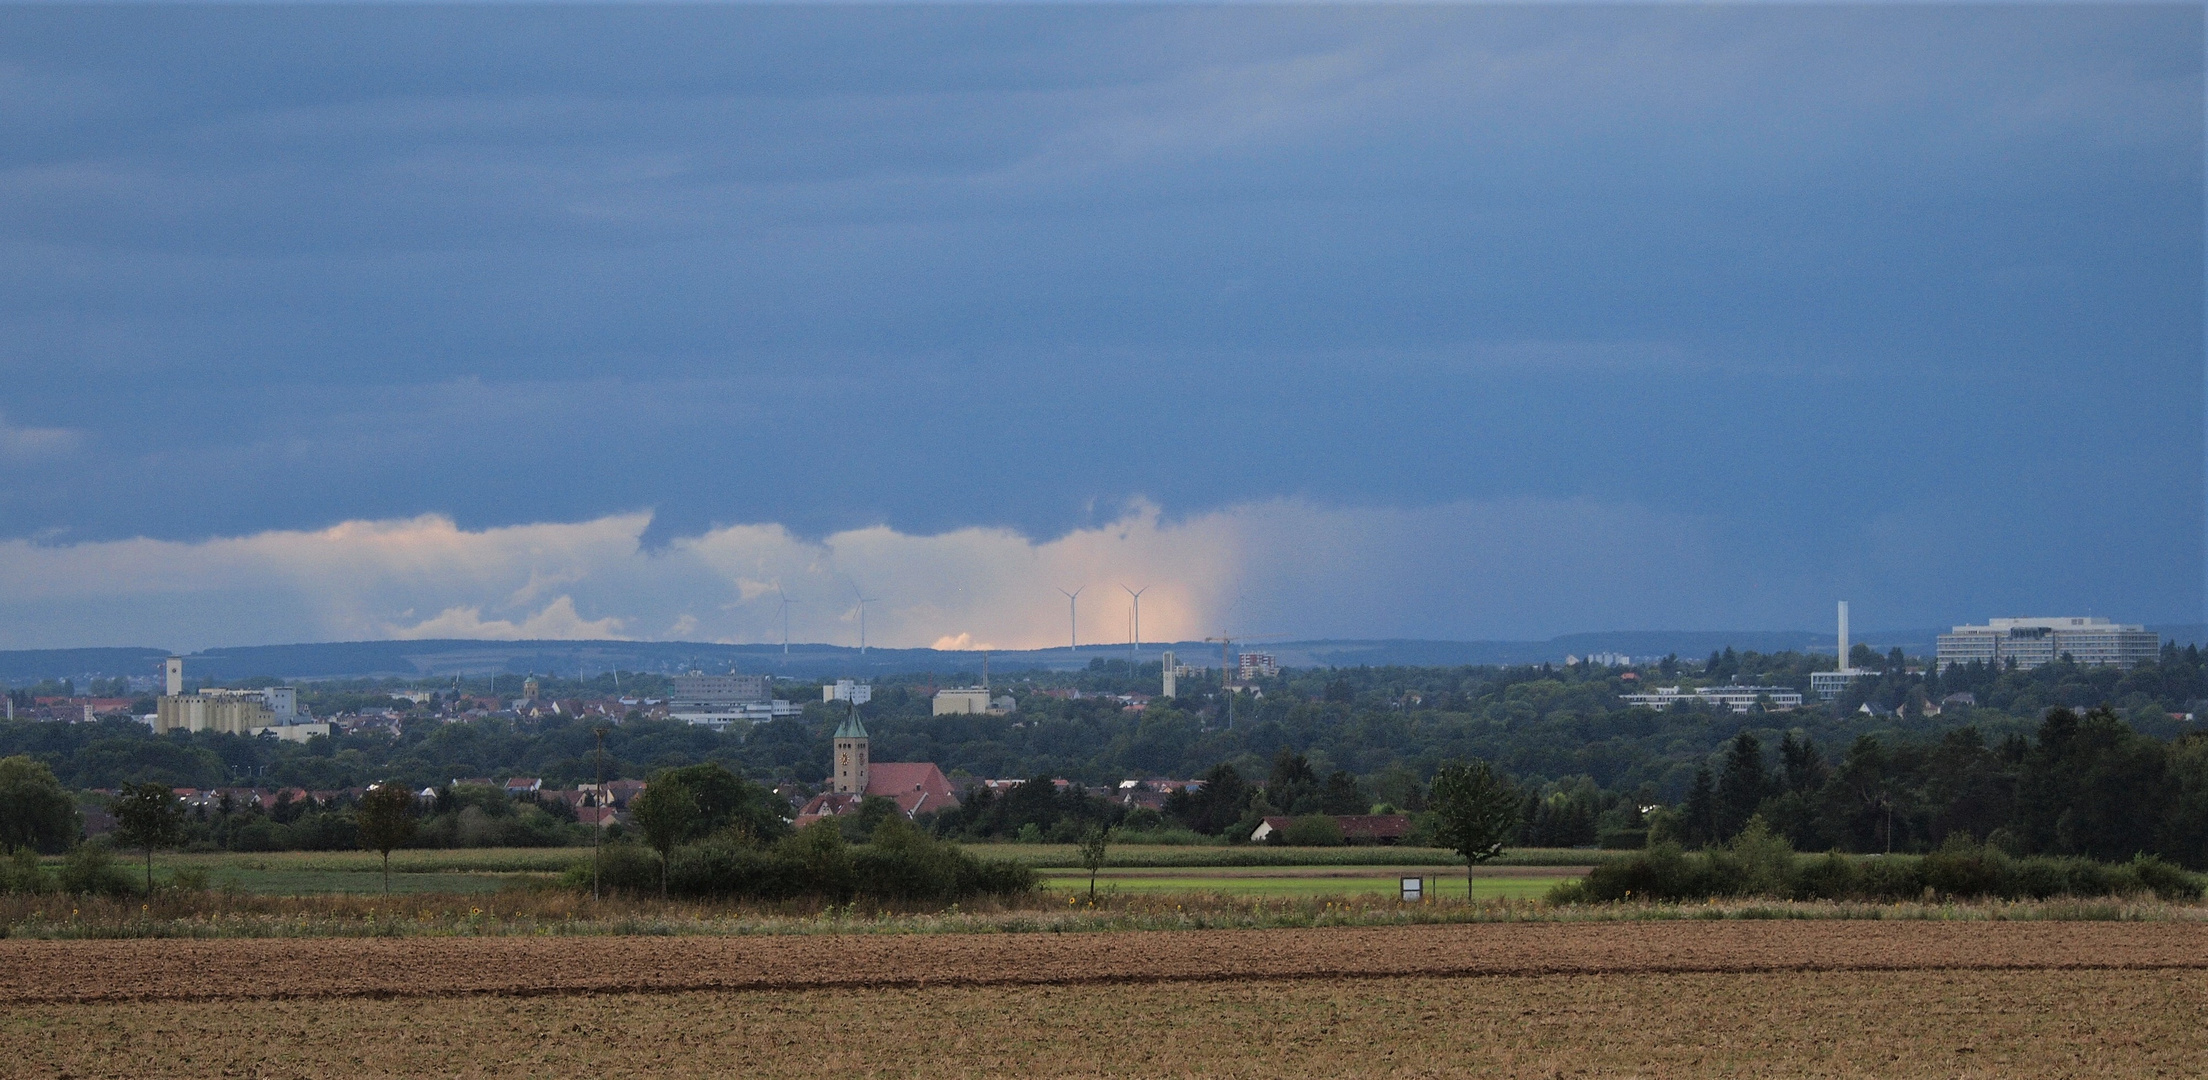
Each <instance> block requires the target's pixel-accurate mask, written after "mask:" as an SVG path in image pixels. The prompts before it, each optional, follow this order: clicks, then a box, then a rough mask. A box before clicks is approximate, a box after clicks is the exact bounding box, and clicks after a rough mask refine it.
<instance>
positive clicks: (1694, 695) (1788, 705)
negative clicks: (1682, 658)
mask: <svg viewBox="0 0 2208 1080" xmlns="http://www.w3.org/2000/svg"><path fill="white" fill-rule="evenodd" d="M1618 697H1619V699H1621V700H1623V701H1625V702H1626V703H1627V704H1630V705H1646V706H1648V707H1649V708H1651V709H1654V710H1656V711H1657V712H1663V711H1664V710H1665V709H1669V708H1671V707H1672V706H1673V705H1677V704H1679V703H1681V702H1690V703H1696V704H1705V705H1715V706H1720V707H1723V708H1726V709H1729V710H1731V711H1733V712H1736V713H1744V712H1747V711H1748V710H1749V709H1752V708H1754V707H1756V706H1757V705H1759V704H1760V705H1762V706H1763V707H1764V709H1765V710H1766V711H1769V712H1786V711H1787V710H1790V709H1798V708H1801V707H1802V692H1801V691H1799V690H1792V689H1789V688H1787V687H1784V686H1704V687H1701V688H1699V689H1695V690H1682V689H1680V688H1679V687H1676V686H1662V687H1658V688H1657V689H1656V692H1655V693H1652V694H1620V695H1618Z"/></svg>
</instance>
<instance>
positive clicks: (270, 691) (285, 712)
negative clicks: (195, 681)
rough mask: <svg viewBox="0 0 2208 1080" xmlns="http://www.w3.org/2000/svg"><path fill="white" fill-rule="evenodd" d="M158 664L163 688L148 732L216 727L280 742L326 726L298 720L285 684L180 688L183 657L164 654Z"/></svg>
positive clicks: (294, 697)
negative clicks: (165, 657) (187, 690)
mask: <svg viewBox="0 0 2208 1080" xmlns="http://www.w3.org/2000/svg"><path fill="white" fill-rule="evenodd" d="M162 666H163V675H164V678H163V680H162V681H163V689H164V690H166V691H167V693H164V694H162V695H161V699H160V700H159V701H157V702H155V703H154V713H153V716H152V717H151V718H150V722H151V724H152V726H153V733H154V734H156V735H162V734H166V733H168V732H171V731H219V732H225V733H227V734H231V735H273V736H275V737H276V738H279V739H282V740H284V741H286V742H305V741H307V740H308V739H311V738H313V737H315V736H317V735H328V734H329V733H330V725H328V724H317V723H300V722H299V694H298V691H297V690H295V689H294V688H292V687H289V686H271V687H268V688H266V689H263V690H217V689H206V690H201V691H199V692H197V693H192V694H187V693H185V692H184V658H183V657H180V656H172V657H169V658H168V660H167V661H166V662H165V663H164V664H163V665H162Z"/></svg>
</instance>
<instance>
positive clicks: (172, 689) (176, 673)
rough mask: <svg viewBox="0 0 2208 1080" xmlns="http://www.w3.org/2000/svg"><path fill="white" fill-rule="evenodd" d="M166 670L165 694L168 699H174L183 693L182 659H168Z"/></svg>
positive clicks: (174, 657) (178, 657) (175, 657)
mask: <svg viewBox="0 0 2208 1080" xmlns="http://www.w3.org/2000/svg"><path fill="white" fill-rule="evenodd" d="M167 668H168V676H169V678H168V690H167V691H166V692H167V693H168V695H169V696H170V697H175V696H176V695H178V694H181V693H183V692H184V658H183V657H181V656H172V657H169V661H168V664H167Z"/></svg>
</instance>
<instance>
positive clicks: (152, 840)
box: [110, 783, 184, 896]
mask: <svg viewBox="0 0 2208 1080" xmlns="http://www.w3.org/2000/svg"><path fill="white" fill-rule="evenodd" d="M110 809H111V811H112V812H113V813H114V815H115V838H116V839H117V840H120V841H122V843H123V846H125V847H134V848H138V849H140V850H142V851H144V852H145V853H146V895H147V896H152V895H153V851H154V849H155V848H166V847H175V846H176V845H178V844H180V843H183V841H184V807H183V804H181V803H179V802H177V801H176V795H175V794H174V793H172V792H170V791H169V789H168V788H165V787H162V786H161V785H159V784H155V783H144V784H125V785H123V790H122V793H121V794H119V795H117V796H116V797H115V801H114V802H113V803H112V804H110Z"/></svg>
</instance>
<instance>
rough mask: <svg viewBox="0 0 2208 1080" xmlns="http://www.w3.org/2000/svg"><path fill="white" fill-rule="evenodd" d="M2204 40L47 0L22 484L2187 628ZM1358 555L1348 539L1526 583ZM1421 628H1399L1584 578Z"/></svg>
mask: <svg viewBox="0 0 2208 1080" xmlns="http://www.w3.org/2000/svg"><path fill="white" fill-rule="evenodd" d="M2200 25H2201V16H2200V12H2199V10H2198V9H2197V8H2177V7H2167V8H2165V7H2128V6H2127V7H2077V8H2060V7H2056V8H2043V7H2020V8H1959V7H1958V8H1951V7H1899V6H1896V7H1859V8H1808V7H1801V8H1793V7H1789V8H1716V9H1684V8H1594V7H1589V8H1577V7H1574V8H1561V9H1558V8H1539V7H1509V8H1503V7H1492V8H1448V7H1410V8H1402V7H1395V8H1348V9H1340V8H1318V7H1311V8H1287V9H1281V8H1270V9H1213V8H1174V7H1098V8H1087V7H1074V8H1047V9H1046V8H1023V7H1010V6H1002V7H1000V6H973V7H918V6H915V7H892V8H855V7H823V8H778V7H776V8H769V7H759V8H713V7H681V8H673V7H670V8H611V9H605V8H512V9H508V8H495V7H484V8H418V9H416V8H374V9H368V8H363V9H351V8H337V7H315V8H242V7H241V8H161V7H141V8H60V7H56V8H11V9H7V10H5V11H0V31H4V32H0V377H4V378H5V380H6V382H7V385H8V387H9V389H8V391H7V393H8V395H9V396H8V397H7V399H6V400H4V401H0V408H4V410H5V416H6V422H7V423H8V424H10V425H12V426H11V427H8V428H4V429H0V435H6V436H7V438H8V439H11V440H15V441H14V442H9V443H7V445H9V446H15V445H17V443H20V442H21V439H18V438H17V437H16V436H15V435H12V434H7V433H10V432H65V433H68V435H67V437H66V438H62V437H56V438H45V437H44V436H38V437H37V438H41V439H45V441H44V442H42V443H41V444H40V448H39V452H37V453H35V454H33V453H24V452H16V453H13V454H12V456H11V457H10V458H9V464H10V469H9V472H8V475H7V476H6V477H5V478H0V515H4V517H5V520H7V521H8V522H9V523H10V528H9V530H8V535H14V536H40V537H45V538H47V539H48V540H49V541H73V540H95V541H113V540H122V539H126V538H130V537H134V536H140V535H147V536H152V537H155V538H157V539H164V540H184V541H194V540H201V539H205V538H209V537H223V536H251V535H258V534H260V533H262V532H264V531H266V530H271V529H276V530H300V531H305V532H310V533H311V532H314V531H317V530H320V529H322V528H325V527H328V526H330V525H332V524H333V523H336V522H342V521H347V520H358V519H365V520H378V521H382V520H412V519H414V518H416V517H417V516H419V515H423V514H433V515H446V516H449V517H450V518H452V519H453V520H455V521H456V522H458V523H459V525H460V526H461V527H462V528H464V529H466V530H474V531H481V530H484V529H491V528H497V527H506V526H522V525H529V524H530V523H541V522H548V521H550V522H588V521H598V520H605V519H608V518H609V517H610V516H614V515H620V514H625V513H630V512H633V511H635V510H636V509H637V508H639V507H648V508H650V509H651V511H652V516H651V518H650V524H649V525H648V526H646V531H645V533H644V535H643V550H644V551H645V552H647V553H653V557H661V553H664V552H667V551H671V550H674V549H675V547H676V546H677V545H678V542H679V541H681V540H683V538H686V537H697V536H701V535H707V534H708V533H709V531H710V530H711V529H712V528H713V527H715V526H716V525H721V524H726V523H730V522H758V521H773V522H781V523H784V524H785V525H786V526H787V527H788V529H789V530H790V532H791V534H792V535H793V536H795V537H798V538H801V542H804V543H814V544H817V543H820V542H822V541H823V539H824V538H826V537H830V536H834V535H839V534H842V533H845V532H848V531H851V530H856V529H863V528H868V527H871V526H874V525H876V524H878V523H883V522H887V523H889V524H890V525H891V526H892V527H893V528H894V529H895V530H896V531H897V532H898V533H899V534H901V535H913V536H929V535H936V534H941V533H946V532H955V531H957V530H959V529H962V528H968V527H984V528H992V529H1003V530H1009V532H1010V533H1012V534H1017V535H1021V536H1036V537H1050V536H1062V535H1067V534H1068V533H1069V532H1074V531H1079V530H1083V529H1093V528H1102V527H1105V526H1107V525H1109V524H1110V523H1111V522H1112V521H1113V520H1114V519H1115V517H1116V514H1117V509H1116V508H1118V507H1121V506H1124V505H1126V504H1127V503H1128V501H1129V500H1131V499H1150V500H1155V501H1156V502H1157V503H1158V504H1159V505H1161V506H1162V507H1164V508H1165V510H1166V512H1167V515H1168V517H1169V518H1170V519H1172V520H1182V519H1190V520H1193V519H1197V518H1201V517H1202V516H1204V515H1205V514H1207V513H1211V512H1214V511H1223V510H1224V509H1225V508H1228V507H1247V506H1263V505H1272V504H1274V503H1275V502H1276V501H1280V500H1287V501H1290V502H1293V501H1296V500H1303V503H1302V504H1304V505H1309V506H1317V507H1364V508H1371V509H1372V510H1373V512H1375V513H1404V514H1411V515H1414V516H1415V515H1417V514H1421V513H1429V512H1431V513H1440V512H1441V511H1440V510H1438V509H1432V510H1421V509H1419V508H1421V507H1424V508H1446V507H1451V506H1463V505H1479V506H1575V505H1591V506H1602V507H1635V506H1641V507H1660V508H1662V509H1663V512H1664V513H1665V514H1669V515H1677V516H1679V518H1680V519H1681V520H1692V521H1696V522H1700V523H1703V524H1702V525H1700V526H1698V528H1699V529H1701V530H1703V531H1702V532H1694V533H1682V532H1680V531H1678V530H1672V529H1664V528H1654V527H1650V528H1648V529H1645V530H1643V532H1644V533H1645V535H1642V536H1640V537H1639V543H1640V544H1641V547H1642V553H1643V555H1645V557H1647V558H1650V559H1654V560H1657V561H1658V562H1659V563H1662V562H1667V561H1668V562H1676V563H1680V564H1682V565H1691V564H1694V563H1695V561H1696V560H1697V559H1699V558H1701V557H1702V556H1701V555H1699V554H1698V552H1702V551H1706V550H1710V547H1709V545H1710V544H1716V545H1717V547H1718V548H1719V549H1722V550H1724V551H1726V552H1727V556H1726V557H1727V559H1728V561H1729V563H1730V565H1732V566H1734V567H1736V568H1739V570H1740V572H1741V577H1740V580H1738V581H1736V582H1735V583H1733V585H1731V586H1730V587H1728V588H1726V589H1724V590H1723V591H1722V595H1721V596H1720V597H1719V598H1718V599H1716V600H1713V601H1711V602H1712V603H1716V604H1717V606H1716V607H1715V608H1713V609H1710V610H1708V611H1705V612H1702V613H1701V614H1697V615H1695V617H1696V618H1706V619H1708V620H1711V622H1712V624H1713V625H1756V624H1758V623H1759V622H1764V621H1768V620H1778V621H1777V623H1776V624H1775V625H1797V624H1798V622H1799V620H1797V619H1795V618H1792V617H1788V616H1785V615H1784V612H1787V611H1791V610H1794V609H1795V608H1796V607H1812V606H1817V607H1821V605H1822V603H1823V602H1824V601H1825V599H1827V598H1829V597H1830V596H1831V595H1833V594H1834V593H1837V592H1841V591H1847V592H1849V593H1850V594H1851V595H1853V596H1855V597H1857V598H1858V600H1859V603H1865V604H1872V603H1875V602H1876V601H1875V600H1874V598H1882V600H1883V603H1884V605H1885V607H1886V608H1887V609H1888V610H1892V611H1895V612H1896V613H1897V614H1896V616H1895V619H1896V621H1897V622H1912V623H1925V624H1929V623H1936V622H1938V621H1941V620H1942V619H1945V618H1949V617H1951V616H1952V617H1962V616H1963V615H1970V616H1972V617H1977V616H1982V615H1983V614H1985V613H1987V611H1988V610H1992V609H2000V610H2006V609H2007V608H2009V607H2011V606H2015V605H2022V606H2024V607H2035V606H2038V605H2039V604H2041V603H2043V602H2051V601H2050V600H2049V599H2048V598H2049V597H2050V594H2060V595H2062V596H2064V597H2077V598H2080V602H2084V601H2091V602H2092V603H2093V604H2094V605H2095V606H2096V607H2097V608H2098V609H2101V610H2113V611H2124V612H2136V614H2135V615H2133V616H2132V617H2137V618H2146V619H2171V620H2190V619H2191V618H2193V617H2195V615H2196V614H2197V613H2198V611H2199V609H2200V607H2201V604H2202V602H2203V597H2204V595H2208V590H2203V588H2202V586H2201V577H2202V566H2203V561H2204V558H2208V551H2204V547H2203V545H2202V543H2201V539H2200V533H2201V522H2202V518H2203V516H2204V506H2203V500H2202V490H2203V486H2204V485H2203V470H2202V460H2203V458H2204V456H2208V453H2204V447H2203V442H2202V438H2201V422H2200V411H2201V402H2202V398H2203V392H2202V384H2201V367H2202V364H2201V352H2202V350H2201V330H2200V328H2201V319H2200V310H2201V303H2200V292H2201V285H2200V283H2201V280H2202V276H2203V274H2202V257H2201V248H2202V244H2201V236H2202V231H2203V230H2202V219H2201V209H2200V199H2199V191H2200V186H2201V160H2202V138H2201V127H2202V122H2201V113H2200V109H2199V101H2200V97H2201V61H2200V55H2201V48H2200V45H2201V30H2200ZM24 438H31V436H24ZM23 445H25V446H27V445H28V444H23ZM1098 508H1102V509H1098ZM1239 512H1240V511H1237V513H1239ZM2080 523H2090V524H2089V525H2084V524H2080ZM1699 536H1716V537H1719V538H1721V540H1717V541H1705V540H1698V539H1696V538H1695V537H1699ZM1666 545H1669V547H1667V546H1666ZM1259 546H1260V547H1262V545H1259ZM1995 548H1999V549H2000V550H2002V551H2004V552H2006V553H2008V554H2007V558H2006V560H2005V561H2001V562H1995V563H1989V562H1988V561H1987V560H1985V559H1983V558H1980V557H1979V556H1978V555H1976V554H1974V553H1977V552H1983V551H1986V550H1991V549H1995ZM1560 550H1570V551H1576V552H1579V557H1581V558H1583V559H1585V560H1587V562H1588V564H1589V565H1588V566H1587V567H1585V568H1583V569H1585V570H1587V571H1589V572H1592V571H1593V570H1594V569H1596V568H1598V567H1599V566H1600V565H1602V564H1605V563H1608V562H1613V561H1616V560H1617V559H1619V558H1621V557H1622V556H1619V555H1618V554H1617V553H1615V552H1611V551H1609V550H1608V549H1604V548H1599V547H1585V546H1577V547H1575V546H1571V545H1566V546H1565V547H1564V548H1562V549H1560ZM1635 557H1636V558H1638V557H1642V556H1641V555H1636V556H1635ZM1369 558H1370V559H1371V560H1373V565H1372V566H1370V567H1369V568H1364V569H1358V568H1356V566H1355V565H1353V564H1351V563H1343V564H1341V565H1340V566H1339V567H1338V571H1339V573H1340V574H1341V575H1342V577H1343V578H1344V579H1345V580H1362V579H1363V578H1365V577H1366V576H1370V577H1372V578H1373V579H1375V580H1403V581H1409V580H1411V579H1410V578H1407V577H1405V576H1404V575H1409V574H1423V575H1425V578H1426V579H1427V580H1431V581H1442V582H1446V581H1449V580H1452V579H1455V578H1461V577H1472V576H1477V575H1478V574H1479V573H1481V572H1483V570H1482V568H1483V567H1485V566H1487V565H1489V564H1486V563H1481V562H1477V561H1472V555H1471V549H1469V548H1466V547H1463V546H1461V545H1460V546H1454V547H1451V546H1446V545H1445V546H1442V547H1439V548H1435V549H1432V550H1425V549H1415V550H1414V549H1413V548H1410V547H1406V546H1404V545H1403V544H1400V543H1396V544H1389V545H1381V546H1378V547H1375V548H1373V549H1372V554H1371V555H1370V556H1369ZM1389 559H1403V560H1408V561H1407V562H1403V563H1391V562H1387V561H1386V560H1389ZM1627 561H1630V560H1627ZM1544 565H1545V564H1544ZM1559 573H1560V574H1561V575H1562V576H1565V577H1570V576H1572V573H1571V571H1570V569H1569V568H1564V569H1560V570H1559ZM1253 580H1254V579H1253ZM1283 587H1285V585H1283ZM1774 591H1783V592H1784V594H1785V595H1784V596H1777V595H1775V592H1774ZM1405 595H1407V596H1417V595H1423V593H1422V592H1421V591H1420V590H1417V589H1410V588H1408V587H1406V589H1405ZM1276 599H1277V600H1278V601H1279V602H1286V599H1285V598H1284V597H1282V598H1276ZM574 602H575V603H576V604H577V605H578V606H577V608H576V612H577V614H576V616H575V617H576V618H577V619H579V620H582V621H585V622H588V621H591V620H600V619H604V618H609V617H618V618H623V619H632V620H633V619H644V620H646V621H649V620H653V619H658V618H659V617H660V616H661V615H662V614H666V612H665V611H662V610H660V609H659V608H656V607H652V606H651V605H645V606H644V607H642V608H638V609H637V610H639V611H650V612H652V614H650V615H649V616H648V618H647V616H646V615H641V614H629V615H622V614H620V612H621V611H625V610H628V609H627V608H626V607H623V606H622V605H620V604H613V603H610V602H609V603H606V604H602V605H599V606H596V607H594V606H593V604H592V602H590V599H589V598H588V597H586V596H585V595H583V594H580V593H578V594H576V596H575V597H574ZM410 603H411V602H410ZM453 603H459V601H453ZM478 603H481V604H490V601H489V600H480V599H479V600H474V601H469V602H468V603H467V604H463V605H462V606H463V607H468V606H470V605H474V604H478ZM1416 603H1417V602H1416V601H1411V600H1391V601H1389V604H1390V605H1392V607H1391V610H1395V611H1397V612H1400V613H1402V614H1401V616H1400V618H1399V620H1398V623H1399V625H1395V629H1393V630H1390V629H1388V627H1387V626H1381V625H1375V626H1373V627H1371V628H1370V632H1375V633H1394V632H1400V633H1412V632H1420V633H1428V632H1432V633H1447V634H1453V635H1493V634H1501V633H1505V632H1515V631H1514V630H1513V629H1512V628H1514V627H1520V626H1522V625H1523V624H1522V623H1518V622H1513V621H1512V618H1513V616H1510V615H1509V614H1508V611H1507V609H1510V608H1512V607H1514V606H1516V605H1518V604H1520V603H1523V604H1527V605H1533V606H1536V607H1538V606H1539V605H1540V604H1541V603H1542V601H1541V600H1540V597H1539V596H1538V595H1533V594H1529V595H1528V596H1526V597H1524V598H1522V599H1518V600H1512V601H1510V602H1509V603H1502V602H1497V603H1495V604H1492V605H1490V604H1486V603H1485V602H1483V604H1482V605H1474V606H1472V607H1469V608H1460V609H1456V610H1454V611H1453V612H1452V613H1450V614H1449V615H1448V616H1447V617H1446V618H1444V617H1440V616H1439V615H1431V614H1429V613H1426V612H1424V611H1423V609H1417V608H1416ZM1555 603H1556V604H1557V605H1558V607H1559V610H1564V609H1565V608H1568V607H1569V605H1568V604H1567V603H1565V602H1564V601H1562V600H1558V601H1555ZM1620 603H1621V604H1623V602H1622V601H1621V602H1620ZM424 604H425V605H435V606H423V605H413V606H415V607H417V608H418V613H417V616H416V617H417V618H419V619H427V618H430V617H432V616H437V615H439V613H441V612H443V611H444V610H445V609H446V608H447V607H450V606H452V605H451V604H447V603H444V602H442V601H439V600H436V599H434V598H431V599H426V600H425V601H424ZM1653 605H1654V602H1653V601H1651V602H1650V604H1648V605H1643V606H1642V607H1632V606H1630V605H1626V606H1625V607H1624V608H1623V609H1622V610H1621V611H1618V612H1612V613H1609V614H1604V613H1602V612H1589V613H1586V614H1585V617H1586V618H1588V619H1591V620H1594V623H1595V624H1596V625H1606V626H1607V625H1628V624H1631V623H1632V622H1633V619H1631V618H1627V617H1626V615H1627V614H1630V613H1631V612H1638V611H1642V610H1644V609H1645V610H1654V611H1659V612H1660V611H1661V610H1662V609H1661V608H1660V607H1655V606H1653ZM405 606H407V605H401V610H403V609H404V607H405ZM543 610H544V608H543V607H542V606H541V605H539V606H538V607H536V608H533V609H531V611H530V612H528V613H527V615H528V616H529V617H535V616H536V615H539V614H541V613H542V612H543ZM1354 611H1355V609H1354V608H1353V607H1350V606H1346V605H1345V606H1342V607H1340V608H1338V609H1337V614H1338V616H1339V617H1340V618H1344V619H1349V620H1351V621H1355V616H1354ZM1414 611H1416V612H1417V614H1415V615H1414V614H1413V612H1414ZM381 617H382V616H379V618H381ZM520 617H522V616H521V614H519V613H517V612H516V611H503V612H502V611H500V610H498V609H496V606H495V605H492V606H489V607H485V608H484V609H483V612H482V614H481V616H480V618H483V619H486V620H490V621H494V622H495V621H499V620H507V621H511V620H513V619H515V618H520ZM705 617H706V616H704V615H700V616H699V618H701V619H703V618H705ZM1651 617H1652V618H1653V617H1654V615H1651ZM393 618H395V616H394V617H393ZM1537 621H1538V620H1537ZM302 625H304V624H302ZM314 625H320V624H318V623H317V624H314ZM364 625H365V624H364ZM379 625H380V624H379ZM393 625H399V624H397V623H395V622H394V623H393ZM624 625H625V626H626V627H627V632H630V633H640V634H657V633H659V630H658V629H655V628H653V627H650V626H647V625H646V624H645V623H644V622H636V623H633V624H630V623H625V624H624ZM1360 625H1362V624H1360ZM1541 625H1543V626H1546V625H1548V624H1547V623H1542V624H1541ZM1556 628H1557V629H1565V630H1568V629H1580V628H1584V627H1582V626H1579V625H1577V624H1571V623H1562V624H1559V625H1557V626H1556ZM1347 629H1348V628H1347V627H1339V628H1326V627H1316V628H1314V632H1335V630H1341V631H1343V632H1346V631H1347ZM485 632H503V631H502V630H500V629H499V628H497V627H490V628H489V629H488V630H486V631H485ZM1360 632H1363V631H1362V630H1361V631H1360Z"/></svg>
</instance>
